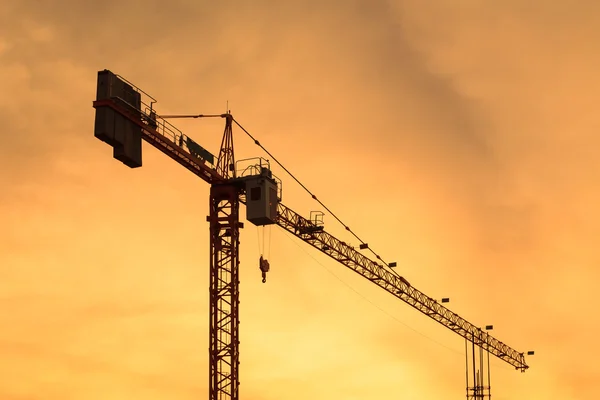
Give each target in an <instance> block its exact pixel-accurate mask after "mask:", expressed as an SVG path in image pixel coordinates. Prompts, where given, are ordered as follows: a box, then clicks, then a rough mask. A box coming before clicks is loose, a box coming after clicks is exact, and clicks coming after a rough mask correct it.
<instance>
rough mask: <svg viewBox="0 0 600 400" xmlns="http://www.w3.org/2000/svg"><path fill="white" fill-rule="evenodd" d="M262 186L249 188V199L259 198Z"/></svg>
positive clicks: (255, 199) (256, 199)
mask: <svg viewBox="0 0 600 400" xmlns="http://www.w3.org/2000/svg"><path fill="white" fill-rule="evenodd" d="M261 189H262V188H261V187H260V186H257V187H253V188H252V189H250V201H258V200H260V192H261V191H262V190H261Z"/></svg>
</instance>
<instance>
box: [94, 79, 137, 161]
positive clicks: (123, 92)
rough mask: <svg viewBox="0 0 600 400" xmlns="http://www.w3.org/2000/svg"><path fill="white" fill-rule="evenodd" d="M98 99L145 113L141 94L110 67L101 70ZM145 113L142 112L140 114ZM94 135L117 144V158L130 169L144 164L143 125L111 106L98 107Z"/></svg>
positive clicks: (105, 141)
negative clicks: (109, 68)
mask: <svg viewBox="0 0 600 400" xmlns="http://www.w3.org/2000/svg"><path fill="white" fill-rule="evenodd" d="M96 100H111V101H114V102H115V104H116V105H118V106H121V107H125V108H129V109H130V110H131V111H134V112H137V111H139V112H140V113H141V110H140V108H141V95H140V93H139V92H138V91H136V90H135V89H134V88H133V87H132V86H131V85H129V84H128V83H126V82H124V81H123V80H121V79H119V78H118V77H117V76H116V75H115V74H113V73H112V72H110V71H108V70H104V71H99V72H98V87H97V91H96ZM140 115H141V114H140ZM94 136H95V137H96V138H98V139H99V140H101V141H103V142H104V143H106V144H108V145H110V146H112V147H113V157H114V158H116V159H117V160H119V161H121V162H122V163H123V164H125V165H127V166H128V167H130V168H137V167H141V166H142V128H141V127H140V126H139V125H137V124H136V123H134V122H133V121H131V120H129V119H128V118H127V117H125V116H123V115H121V114H120V113H118V112H117V111H115V110H114V109H112V108H110V107H98V108H96V120H95V124H94Z"/></svg>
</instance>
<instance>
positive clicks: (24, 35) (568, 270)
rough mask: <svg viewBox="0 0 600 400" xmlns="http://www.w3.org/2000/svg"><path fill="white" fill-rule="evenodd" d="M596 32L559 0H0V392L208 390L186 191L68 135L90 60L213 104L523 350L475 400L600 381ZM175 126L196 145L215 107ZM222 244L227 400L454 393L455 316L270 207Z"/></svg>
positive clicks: (1, 398) (163, 104)
mask: <svg viewBox="0 0 600 400" xmlns="http://www.w3.org/2000/svg"><path fill="white" fill-rule="evenodd" d="M599 39H600V3H599V2H597V1H583V0H580V1H572V2H568V1H564V0H563V1H558V0H557V1H538V0H531V1H516V0H506V1H502V2H482V1H475V0H458V1H449V0H435V1H434V0H431V1H422V0H419V1H418V0H406V1H389V2H385V1H376V0H370V1H369V0H362V1H359V0H331V1H330V0H321V1H316V0H311V1H308V0H307V1H303V2H302V1H282V2H275V1H265V0H254V1H237V2H235V1H221V2H209V1H193V0H172V1H169V2H166V1H156V0H145V1H141V0H131V1H129V0H127V1H126V0H123V1H114V0H105V1H102V2H96V1H84V0H81V1H75V0H63V1H61V2H50V1H47V0H41V1H34V0H4V1H2V2H0V120H1V121H2V134H1V138H2V141H1V142H0V143H1V144H2V145H1V146H0V400H25V399H27V400H32V399H35V400H59V399H60V400H66V399H82V400H100V399H102V400H121V399H127V400H130V399H140V400H159V399H161V400H162V399H164V400H167V399H169V400H173V399H178V400H188V399H189V400H191V399H199V398H207V395H208V389H207V386H208V250H209V248H208V243H209V242H208V239H209V235H208V223H207V222H206V215H207V213H208V194H209V186H208V185H207V184H206V183H205V182H204V181H202V180H200V179H199V178H197V177H196V176H194V175H193V174H191V173H190V172H189V171H186V170H185V169H184V168H182V167H181V166H179V165H177V164H176V163H175V162H173V161H172V160H171V159H169V158H168V157H166V156H165V155H163V154H162V153H159V152H158V151H157V150H155V149H153V148H152V147H151V146H149V145H147V144H144V149H143V151H144V153H143V162H144V166H143V167H142V168H139V169H135V170H132V169H129V168H127V167H125V166H123V164H121V163H120V162H118V161H116V160H114V159H113V158H112V150H111V149H110V147H108V146H107V145H106V144H104V143H102V142H100V141H98V140H97V139H95V138H94V136H93V125H94V109H93V108H92V101H93V100H94V98H95V93H96V77H97V71H98V70H102V69H105V68H107V69H110V70H112V71H114V72H116V73H118V74H121V75H123V76H124V77H126V78H127V79H129V80H131V81H132V82H134V83H136V84H137V85H138V86H140V87H141V88H142V89H144V90H145V91H147V92H148V93H150V94H152V95H153V96H154V97H155V98H157V99H158V100H159V103H158V104H157V108H158V110H159V112H162V113H186V114H187V113H221V112H224V111H225V107H226V103H227V101H228V102H229V107H230V108H231V110H232V113H233V114H234V116H235V117H236V119H237V120H239V121H240V122H241V123H242V124H243V125H244V126H245V127H246V128H248V129H249V130H250V132H251V133H253V134H254V135H255V136H256V137H257V138H258V139H259V140H260V141H261V143H263V144H264V145H265V146H266V147H267V148H268V149H269V150H270V151H271V152H272V153H273V154H274V155H276V157H278V158H279V159H280V160H281V161H282V162H283V163H284V164H285V165H286V167H288V168H289V169H290V170H291V171H292V172H294V173H295V174H296V175H297V176H298V178H299V179H300V180H301V181H303V182H304V183H305V184H306V185H307V186H308V187H309V188H310V189H311V190H312V191H314V192H315V193H316V194H317V196H318V197H319V198H320V199H322V200H323V201H324V202H325V203H326V204H327V205H328V206H329V207H330V208H332V209H333V210H334V211H335V212H336V213H337V214H338V215H339V216H340V217H341V218H342V219H343V220H344V221H345V222H347V223H348V224H349V225H350V226H351V227H352V229H353V230H355V231H356V232H357V233H358V234H359V235H360V236H361V237H363V238H364V239H366V241H368V242H369V244H370V245H371V247H372V248H374V249H375V250H376V251H377V252H378V253H380V254H381V255H382V257H383V258H384V259H386V260H388V261H397V262H398V271H399V272H400V273H401V274H402V275H403V276H405V277H406V278H407V279H408V280H409V281H410V282H411V283H412V284H413V285H414V286H416V287H417V288H419V289H420V290H422V291H423V292H425V293H427V294H428V295H430V296H431V297H433V298H436V299H440V298H442V297H450V298H451V303H450V304H449V308H451V309H452V310H453V311H455V312H457V313H458V314H460V315H461V316H463V317H465V318H466V319H468V320H469V321H471V322H473V323H475V324H478V325H481V326H484V325H486V324H493V325H494V331H493V335H494V336H495V337H496V338H498V339H500V340H502V341H503V342H505V343H507V344H508V345H510V346H512V347H514V348H516V349H517V350H519V351H527V350H530V349H532V350H535V351H536V355H535V356H533V357H528V358H527V360H528V362H529V365H530V366H531V368H530V370H528V371H527V372H526V373H524V374H521V373H519V372H517V371H515V370H514V369H513V368H512V367H511V366H509V365H508V364H506V363H503V362H502V361H500V360H498V359H494V361H493V362H492V395H493V398H494V399H495V400H509V399H510V400H512V399H515V400H516V399H532V400H538V399H539V400H571V399H574V400H580V399H581V400H588V399H589V400H596V399H599V398H600V366H599V364H598V357H600V348H599V346H598V345H597V344H596V343H597V341H596V339H597V336H596V335H598V334H600V321H599V317H598V311H597V309H598V305H600V300H599V299H598V296H597V293H595V292H596V290H597V286H598V281H599V280H600V272H599V265H600V253H599V252H598V243H599V239H600V211H598V204H599V202H600V184H599V182H600V162H599V159H600V157H598V153H599V151H600V150H599V149H600V139H599V137H600V136H599V132H600V113H599V112H598V110H597V108H598V105H599V104H600V73H599V72H598V71H600V44H599V43H600V40H599ZM176 125H177V126H178V127H179V128H181V129H182V130H183V131H184V132H185V133H186V134H188V135H189V136H190V137H192V138H193V139H194V140H196V141H197V142H198V143H200V144H201V145H202V146H204V147H206V148H207V149H209V150H210V151H211V152H213V153H215V154H216V153H217V152H218V146H219V144H220V140H221V135H222V131H223V121H222V120H216V121H204V120H203V121H199V120H187V121H181V122H179V121H177V123H176ZM234 135H235V140H236V147H235V150H236V157H237V158H238V159H241V158H247V157H254V156H264V154H263V153H261V151H260V149H259V148H258V147H256V146H255V145H254V144H253V143H252V142H251V141H250V140H249V139H248V138H247V137H246V136H245V135H243V133H242V132H241V131H240V130H239V129H234ZM273 170H274V173H275V174H276V175H278V176H279V177H281V178H282V179H283V202H284V203H285V204H286V205H287V206H289V207H291V208H292V209H294V210H295V211H297V212H299V213H301V214H303V215H305V216H308V215H309V213H310V211H311V210H318V209H319V205H318V204H316V203H315V202H314V201H312V200H311V199H310V197H309V196H308V195H307V194H306V193H305V192H303V191H302V190H301V189H300V188H299V187H298V185H296V184H295V183H294V182H293V180H292V179H291V178H290V177H289V176H287V175H285V173H284V171H282V170H281V168H279V167H278V166H274V167H273ZM244 213H245V210H244V209H243V208H242V214H243V215H244ZM325 228H326V230H327V231H329V232H330V233H332V234H334V235H336V236H337V237H339V238H340V239H341V240H345V241H347V242H350V243H352V244H354V245H357V242H356V240H354V239H353V238H352V237H351V236H349V235H348V234H347V233H346V232H344V230H343V228H342V227H341V226H340V225H339V224H337V223H335V221H334V219H333V218H332V217H330V216H326V217H325ZM265 233H267V234H268V233H270V234H271V239H270V241H269V240H267V241H266V243H265V246H266V247H267V250H266V253H267V255H268V258H269V260H270V262H271V272H269V276H268V282H267V284H264V285H263V284H262V283H261V277H260V271H259V270H258V264H257V262H258V257H259V255H260V253H259V248H260V247H259V240H257V235H258V234H260V235H261V236H262V235H263V234H265ZM241 240H242V241H241V289H240V290H241V317H240V319H241V325H240V330H241V367H240V368H241V372H240V378H241V386H240V394H241V398H242V399H244V400H305V399H307V398H309V399H312V400H332V399H340V400H353V399H361V400H383V399H385V400H388V399H403V400H404V399H410V400H413V399H414V400H417V399H419V400H436V399H440V400H441V399H444V400H446V399H463V398H464V396H465V381H464V379H465V378H464V375H465V372H464V359H465V357H464V342H463V340H462V339H461V338H460V337H459V336H457V335H455V334H453V333H452V332H451V331H449V330H447V329H445V328H444V327H442V326H441V325H439V324H437V323H435V322H433V321H431V320H430V319H428V318H426V317H425V316H423V315H421V314H420V313H418V312H417V311H415V310H413V309H412V308H410V307H409V306H407V305H406V304H404V303H402V302H401V301H399V300H398V299H396V298H394V297H392V296H390V295H389V294H387V293H385V292H383V291H382V290H380V289H379V288H377V287H376V286H374V285H373V284H371V283H370V282H368V281H366V280H365V279H363V278H361V277H360V276H358V275H356V274H354V273H353V272H351V271H349V270H347V269H345V268H344V267H343V266H342V265H339V264H337V263H336V262H335V261H333V260H331V259H329V258H327V257H326V256H325V255H322V254H320V253H318V252H317V251H315V250H313V249H312V248H310V247H309V246H308V245H306V244H304V243H302V242H301V241H299V240H298V239H296V238H294V237H293V236H291V235H289V234H286V232H284V231H283V230H282V229H280V228H279V227H271V228H267V229H266V230H265V232H263V229H262V228H261V229H259V228H257V227H255V226H253V225H252V224H250V223H246V227H245V228H244V230H243V231H242V239H241Z"/></svg>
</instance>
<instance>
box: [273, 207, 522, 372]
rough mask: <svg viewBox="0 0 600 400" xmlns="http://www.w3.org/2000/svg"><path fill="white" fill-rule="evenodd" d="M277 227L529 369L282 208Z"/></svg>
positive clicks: (476, 330)
mask: <svg viewBox="0 0 600 400" xmlns="http://www.w3.org/2000/svg"><path fill="white" fill-rule="evenodd" d="M277 224H278V225H279V226H281V227H282V228H284V229H285V230H287V231H288V232H291V233H292V234H294V235H295V236H297V237H298V238H300V239H302V240H303V241H305V242H306V243H308V244H310V245H311V246H313V247H314V248H316V249H318V250H319V251H321V252H323V253H325V254H327V255H328V256H330V257H331V258H333V259H334V260H336V261H338V262H340V263H342V264H343V265H345V266H346V267H348V268H350V269H351V270H353V271H354V272H356V273H358V274H360V275H362V276H363V277H365V278H367V279H368V280H370V281H371V282H373V283H375V284H376V285H377V286H379V287H381V288H382V289H385V290H386V291H388V292H389V293H391V294H393V295H394V296H395V297H397V298H399V299H400V300H402V301H404V302H405V303H407V304H409V305H411V306H412V307H413V308H416V309H417V310H419V311H420V312H422V313H423V314H425V315H427V316H428V317H430V318H432V319H434V320H435V321H437V322H439V323H440V324H442V325H444V326H446V327H447V328H449V329H451V330H453V331H454V332H456V333H457V334H459V335H460V336H462V337H464V338H465V339H467V340H469V341H471V342H473V343H475V344H476V345H478V346H480V347H483V348H484V349H485V350H489V352H490V353H492V354H493V355H495V356H496V357H498V358H500V359H502V360H503V361H505V362H507V363H509V364H511V365H512V366H514V367H515V368H516V369H518V370H521V371H524V370H526V369H527V368H529V367H528V365H527V364H526V363H525V356H524V355H523V353H519V352H517V351H516V350H514V349H513V348H511V347H509V346H507V345H506V344H504V343H502V342H501V341H499V340H498V339H496V338H494V337H493V336H491V335H489V334H488V333H487V332H485V331H483V330H482V329H481V328H479V327H477V326H475V325H473V324H471V323H470V322H469V321H467V320H465V319H464V318H462V317H460V316H459V315H458V314H455V313H453V312H452V311H450V310H449V309H447V308H446V307H444V306H442V305H441V304H440V303H438V302H437V301H436V300H434V299H432V298H431V297H429V296H427V295H425V294H424V293H422V292H420V291H419V290H417V289H416V288H414V287H413V286H411V285H410V283H408V281H407V280H406V279H404V278H402V277H400V276H398V275H396V274H395V273H393V272H391V271H390V270H389V269H387V267H384V266H383V265H381V264H378V263H377V262H375V261H373V260H371V259H370V258H368V257H365V256H364V255H363V254H361V253H359V252H358V251H356V250H355V249H354V248H353V247H351V246H349V245H348V244H346V243H344V242H342V241H340V240H338V239H336V238H335V237H333V236H332V235H330V234H329V233H327V232H325V231H323V230H322V229H319V227H317V226H316V225H315V224H313V223H312V222H311V221H309V220H307V219H306V218H304V217H302V216H300V215H299V214H297V213H295V212H294V211H292V210H291V209H289V208H288V207H286V206H285V205H283V204H279V207H278V221H277Z"/></svg>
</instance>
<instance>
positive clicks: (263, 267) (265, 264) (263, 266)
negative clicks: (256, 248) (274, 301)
mask: <svg viewBox="0 0 600 400" xmlns="http://www.w3.org/2000/svg"><path fill="white" fill-rule="evenodd" d="M258 267H259V268H260V271H261V272H262V283H266V282H267V272H269V267H270V266H269V261H267V260H265V259H264V258H263V256H262V255H261V256H260V260H259V261H258Z"/></svg>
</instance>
